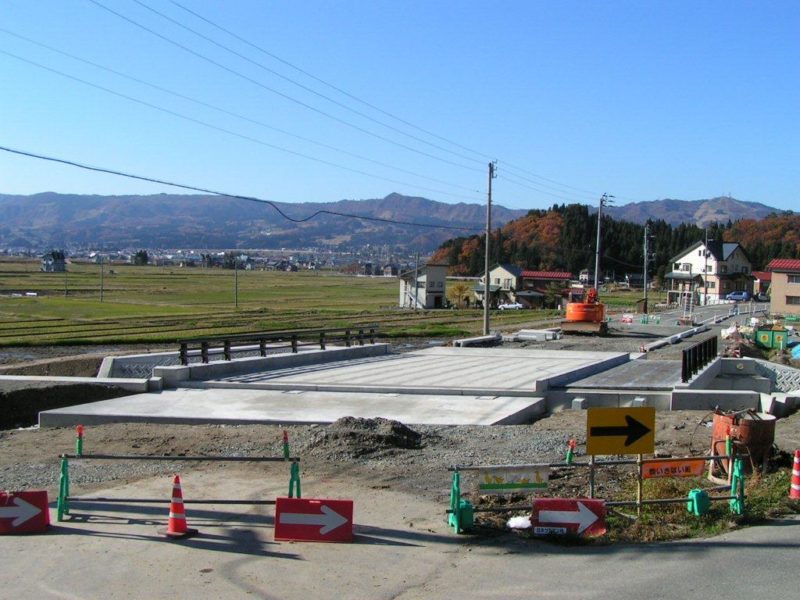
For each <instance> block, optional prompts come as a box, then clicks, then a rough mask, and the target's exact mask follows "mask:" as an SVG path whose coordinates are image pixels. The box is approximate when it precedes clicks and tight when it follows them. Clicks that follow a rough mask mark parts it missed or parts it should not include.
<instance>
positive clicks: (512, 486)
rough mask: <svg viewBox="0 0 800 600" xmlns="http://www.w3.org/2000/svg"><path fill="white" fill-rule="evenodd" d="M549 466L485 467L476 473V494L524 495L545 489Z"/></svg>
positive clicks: (548, 476)
mask: <svg viewBox="0 0 800 600" xmlns="http://www.w3.org/2000/svg"><path fill="white" fill-rule="evenodd" d="M549 478H550V465H524V466H511V467H485V468H483V469H481V470H480V471H479V473H478V492H479V493H486V494H525V493H530V492H536V491H539V490H543V489H547V482H548V479H549Z"/></svg>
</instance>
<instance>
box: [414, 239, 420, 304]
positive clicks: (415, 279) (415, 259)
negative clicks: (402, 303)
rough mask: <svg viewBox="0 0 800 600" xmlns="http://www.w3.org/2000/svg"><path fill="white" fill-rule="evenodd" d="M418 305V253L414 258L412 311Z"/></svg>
mask: <svg viewBox="0 0 800 600" xmlns="http://www.w3.org/2000/svg"><path fill="white" fill-rule="evenodd" d="M418 305H419V252H417V254H416V257H415V258H414V310H417V306H418Z"/></svg>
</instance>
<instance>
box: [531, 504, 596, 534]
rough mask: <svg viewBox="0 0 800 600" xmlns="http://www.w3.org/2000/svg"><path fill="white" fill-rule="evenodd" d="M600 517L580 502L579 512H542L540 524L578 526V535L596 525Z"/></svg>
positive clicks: (540, 512)
mask: <svg viewBox="0 0 800 600" xmlns="http://www.w3.org/2000/svg"><path fill="white" fill-rule="evenodd" d="M599 518H600V517H599V516H598V515H596V514H595V513H594V512H592V511H591V510H589V508H587V506H586V505H585V504H584V503H583V502H580V501H578V510H540V511H539V523H542V524H544V523H550V524H553V525H577V526H578V535H580V534H581V533H583V532H584V531H586V530H587V529H588V528H589V527H591V526H592V525H594V523H595V521H597V519H599Z"/></svg>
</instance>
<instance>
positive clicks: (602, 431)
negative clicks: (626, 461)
mask: <svg viewBox="0 0 800 600" xmlns="http://www.w3.org/2000/svg"><path fill="white" fill-rule="evenodd" d="M586 413H587V415H586V453H587V454H652V453H653V452H654V451H655V443H656V435H655V431H656V409H655V408H653V407H649V406H645V407H638V408H590V409H589V410H587V411H586Z"/></svg>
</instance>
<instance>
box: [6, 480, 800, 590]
mask: <svg viewBox="0 0 800 600" xmlns="http://www.w3.org/2000/svg"><path fill="white" fill-rule="evenodd" d="M188 482H191V483H188ZM443 487H444V486H443ZM79 491H80V490H75V489H73V493H76V492H79ZM303 491H304V496H305V497H337V498H350V499H353V500H354V501H355V522H356V527H355V541H354V543H352V544H320V543H302V542H275V541H274V539H273V516H272V515H273V511H272V508H271V507H251V508H247V507H233V508H232V509H231V507H224V506H214V507H212V506H199V505H193V506H192V505H187V516H188V520H189V525H190V526H191V527H196V528H198V529H200V535H199V536H197V537H195V538H191V539H188V540H182V541H166V540H164V539H163V538H161V537H159V536H158V534H157V533H156V529H157V527H158V526H163V524H164V523H165V522H166V510H167V508H166V506H165V505H164V506H162V505H139V506H138V507H132V506H124V505H112V504H106V505H103V506H100V507H98V508H96V509H93V510H92V511H88V510H87V509H78V508H77V507H73V511H72V512H73V519H72V520H70V521H65V522H63V523H59V524H54V526H53V528H52V530H51V532H50V533H47V534H43V535H32V536H16V537H14V536H10V537H5V538H3V539H2V541H0V544H2V549H3V552H2V555H0V581H2V585H0V598H2V599H6V598H8V599H12V598H13V599H19V598H37V599H47V598H67V599H78V598H80V599H87V600H89V599H116V598H148V599H149V598H169V599H171V600H174V599H175V598H195V599H198V598H221V599H235V598H246V597H249V598H264V599H276V600H277V599H282V600H284V599H286V600H289V599H301V598H302V599H304V600H305V599H310V598H314V599H327V598H330V599H336V600H348V599H352V600H372V599H387V600H388V599H400V600H418V599H419V600H422V599H431V598H448V599H450V598H492V599H494V598H497V599H501V598H502V599H504V600H506V599H508V598H559V599H565V600H571V599H575V600H579V599H580V600H585V599H588V598H615V599H618V600H627V599H631V600H634V599H635V600H641V598H657V599H673V598H674V599H676V600H677V599H680V600H686V599H688V598H704V599H705V598H726V599H727V600H752V599H753V598H757V597H762V598H791V597H795V595H796V590H797V584H796V581H795V570H796V563H797V560H796V558H797V556H798V554H796V553H797V552H798V550H800V520H797V519H793V520H784V521H777V522H774V523H772V524H770V525H768V526H760V527H753V528H749V529H746V530H742V531H738V532H735V533H731V534H727V535H724V536H721V537H718V538H713V539H707V540H694V541H684V542H673V543H668V544H653V545H642V546H605V547H596V546H586V547H561V546H554V545H552V544H550V543H547V542H544V541H539V540H529V539H523V538H520V537H518V536H516V535H512V534H508V535H498V536H496V537H490V538H478V537H471V536H463V535H462V536H456V535H454V534H453V533H452V532H451V531H450V530H449V529H448V528H447V526H446V524H445V521H444V509H445V503H446V500H444V499H443V501H442V502H441V503H436V502H432V501H430V500H425V499H421V498H419V497H417V496H411V495H407V494H403V493H399V492H395V491H393V490H392V489H391V488H389V487H387V486H386V485H379V486H371V485H369V482H363V481H362V482H360V483H357V482H353V481H351V480H348V478H347V475H346V472H344V473H343V474H341V475H338V476H336V477H329V478H325V479H320V480H314V479H308V480H304V489H303ZM169 493H170V484H169V482H165V481H164V478H163V477H160V478H154V479H151V480H147V481H143V482H139V483H137V484H135V485H129V486H119V487H116V488H113V489H108V490H104V491H103V492H101V493H99V494H97V495H100V494H103V495H107V496H114V495H116V496H118V497H127V496H138V497H160V496H164V495H165V494H166V495H168V494H169ZM282 493H285V490H284V486H283V484H282V482H276V483H275V484H274V485H273V484H265V483H264V481H256V480H254V478H253V476H252V472H250V474H249V476H248V475H247V473H245V472H237V471H236V470H232V471H227V470H226V471H225V472H224V474H223V473H221V472H220V471H219V470H217V469H212V468H208V469H199V470H197V471H194V472H191V473H189V474H187V476H186V477H185V478H184V497H185V498H187V499H189V498H191V497H195V498H197V497H198V496H200V497H206V498H208V497H213V498H220V497H228V498H253V497H270V496H271V497H274V495H275V494H282Z"/></svg>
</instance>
